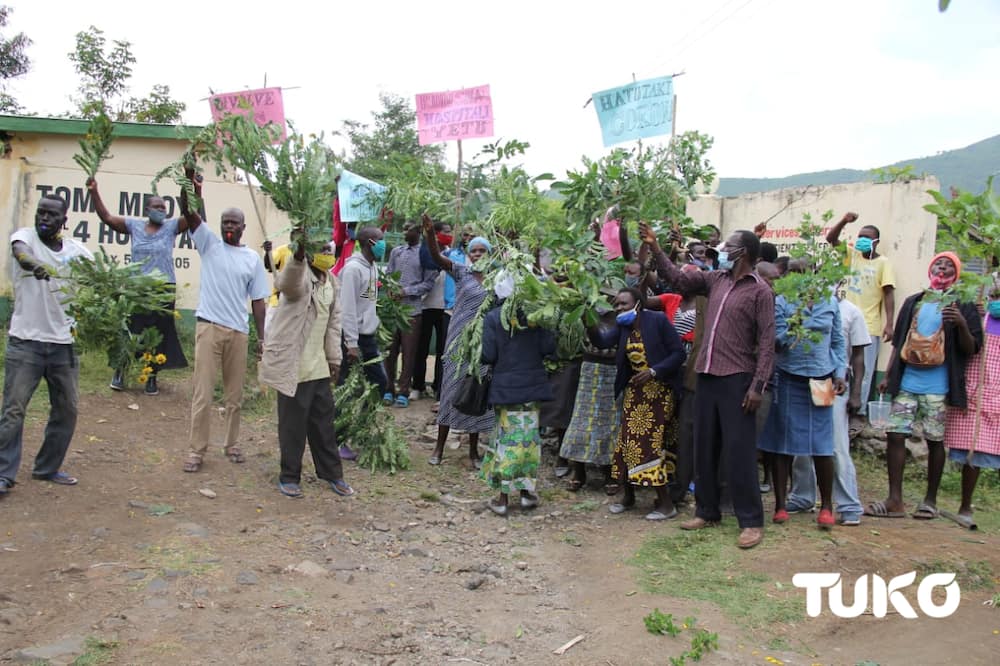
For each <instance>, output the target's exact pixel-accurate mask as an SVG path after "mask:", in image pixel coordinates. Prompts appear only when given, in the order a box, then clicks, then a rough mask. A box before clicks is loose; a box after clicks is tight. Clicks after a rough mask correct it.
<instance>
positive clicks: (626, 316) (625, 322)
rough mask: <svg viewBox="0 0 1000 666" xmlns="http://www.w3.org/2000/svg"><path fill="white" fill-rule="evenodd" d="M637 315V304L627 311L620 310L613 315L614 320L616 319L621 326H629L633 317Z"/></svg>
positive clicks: (633, 321) (632, 321) (633, 319)
mask: <svg viewBox="0 0 1000 666" xmlns="http://www.w3.org/2000/svg"><path fill="white" fill-rule="evenodd" d="M638 316H639V308H638V306H636V307H634V308H632V309H631V310H629V311H628V312H622V313H621V314H619V315H618V316H617V317H615V321H617V322H618V323H619V324H620V325H621V326H631V325H632V324H634V323H635V318H636V317H638Z"/></svg>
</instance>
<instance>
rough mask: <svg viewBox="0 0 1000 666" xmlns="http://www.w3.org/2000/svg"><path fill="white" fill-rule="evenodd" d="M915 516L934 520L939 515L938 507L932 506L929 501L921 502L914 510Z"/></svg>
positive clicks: (919, 518) (918, 518) (920, 518)
mask: <svg viewBox="0 0 1000 666" xmlns="http://www.w3.org/2000/svg"><path fill="white" fill-rule="evenodd" d="M913 517H914V518H916V519H917V520H933V519H934V518H937V517H938V510H937V507H935V506H931V505H930V504H928V503H927V502H921V504H920V506H918V507H917V510H916V511H914V512H913Z"/></svg>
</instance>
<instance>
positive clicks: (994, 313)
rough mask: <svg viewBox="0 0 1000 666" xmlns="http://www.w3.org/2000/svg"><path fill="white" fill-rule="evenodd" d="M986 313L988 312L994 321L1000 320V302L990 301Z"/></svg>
mask: <svg viewBox="0 0 1000 666" xmlns="http://www.w3.org/2000/svg"><path fill="white" fill-rule="evenodd" d="M986 311H987V312H989V313H990V316H991V317H993V318H994V319H1000V301H990V304H989V306H988V307H987V308H986Z"/></svg>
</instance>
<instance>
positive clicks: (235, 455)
mask: <svg viewBox="0 0 1000 666" xmlns="http://www.w3.org/2000/svg"><path fill="white" fill-rule="evenodd" d="M226 457H227V458H229V462H231V463H244V462H246V461H247V457H246V456H245V455H243V450H242V449H241V448H240V447H238V446H231V447H229V450H228V451H226Z"/></svg>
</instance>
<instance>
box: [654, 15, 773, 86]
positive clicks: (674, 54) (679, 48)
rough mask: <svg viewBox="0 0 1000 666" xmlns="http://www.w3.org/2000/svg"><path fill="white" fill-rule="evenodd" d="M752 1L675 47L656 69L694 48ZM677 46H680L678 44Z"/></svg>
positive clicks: (693, 32)
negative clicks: (685, 42)
mask: <svg viewBox="0 0 1000 666" xmlns="http://www.w3.org/2000/svg"><path fill="white" fill-rule="evenodd" d="M753 1H754V0H745V2H743V4H741V5H740V6H739V7H737V8H736V9H734V10H733V11H731V12H729V13H728V14H726V15H725V16H723V17H722V18H721V19H720V20H719V21H717V22H716V23H715V24H713V25H712V26H710V27H709V28H708V29H707V30H705V31H704V32H702V33H701V34H700V35H698V36H697V37H695V38H694V39H693V40H691V41H689V42H688V43H687V44H684V45H683V46H677V47H675V48H674V50H673V51H671V52H670V55H668V56H667V57H666V58H665V59H664V60H663V61H662V62H660V63H659V64H658V65H656V68H657V69H659V68H661V67H663V66H664V65H666V64H667V63H669V62H670V61H671V60H673V59H676V58H677V57H679V56H680V55H681V54H682V53H684V52H685V51H687V50H688V49H689V48H691V47H692V46H694V45H695V44H697V43H698V42H699V41H701V40H703V39H705V37H707V36H708V35H710V34H712V33H713V32H714V31H715V30H716V29H718V27H719V26H721V25H722V24H723V23H725V22H726V21H728V20H729V19H731V18H732V17H734V16H736V15H737V14H738V13H740V11H742V10H743V8H744V7H746V6H747V5H749V4H750V3H751V2H753ZM730 4H732V3H731V2H729V3H726V4H725V5H722V6H721V7H720V8H719V9H718V10H716V11H715V12H714V13H713V14H712V15H711V16H710V17H709V20H711V19H712V18H714V17H715V16H716V15H718V14H719V12H720V11H721V10H723V9H725V8H726V7H727V6H729V5H730ZM705 23H707V21H702V23H700V24H699V26H700V25H703V24H705ZM688 34H689V35H691V34H695V31H694V30H692V31H691V32H690V33H688ZM685 39H687V36H685ZM681 41H682V42H683V41H684V40H681ZM678 44H680V42H678Z"/></svg>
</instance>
